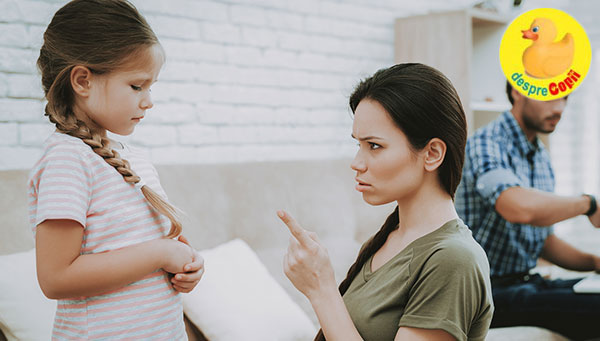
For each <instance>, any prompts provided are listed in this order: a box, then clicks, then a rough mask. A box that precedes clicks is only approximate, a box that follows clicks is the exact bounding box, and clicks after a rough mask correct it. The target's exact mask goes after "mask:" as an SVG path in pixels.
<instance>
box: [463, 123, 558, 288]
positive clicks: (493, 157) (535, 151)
mask: <svg viewBox="0 0 600 341" xmlns="http://www.w3.org/2000/svg"><path fill="white" fill-rule="evenodd" d="M513 186H520V187H523V188H536V189H538V190H542V191H546V192H554V173H553V171H552V165H551V164H550V156H549V155H548V152H547V151H546V149H545V148H544V146H543V144H542V143H541V142H540V140H539V139H538V138H537V137H536V139H535V142H534V143H531V142H529V141H528V140H527V137H526V136H525V133H523V130H522V129H521V127H520V126H519V123H518V122H517V121H516V120H515V118H514V116H513V115H512V113H511V112H508V111H507V112H505V113H503V114H502V115H501V116H500V117H499V118H497V119H496V120H495V121H493V122H492V123H490V124H488V125H487V126H485V127H483V128H481V129H479V130H477V131H476V132H475V134H474V135H473V136H472V137H470V138H469V139H468V141H467V148H466V155H465V164H464V168H463V174H462V181H461V183H460V185H459V186H458V189H457V192H456V199H455V204H456V209H457V211H458V215H459V216H460V217H461V218H462V220H463V221H464V222H465V224H467V226H469V227H470V228H471V230H472V231H473V237H474V238H475V240H477V241H478V242H479V244H481V246H482V247H483V248H484V250H485V251H486V253H487V256H488V259H489V261H490V274H491V275H492V276H494V277H495V276H505V275H511V274H516V273H523V272H528V271H529V270H530V269H531V268H533V267H535V265H536V262H537V259H538V257H539V255H540V252H541V251H542V247H543V246H544V242H545V240H546V237H548V235H550V234H551V233H553V227H539V226H532V225H526V224H515V223H511V222H508V221H506V220H505V219H504V218H502V216H500V214H498V212H496V210H495V208H494V207H495V204H496V199H498V196H499V195H500V193H502V191H504V190H505V189H507V188H510V187H513Z"/></svg>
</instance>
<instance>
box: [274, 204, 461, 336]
mask: <svg viewBox="0 0 600 341" xmlns="http://www.w3.org/2000/svg"><path fill="white" fill-rule="evenodd" d="M278 215H279V217H280V218H281V220H282V221H283V222H284V223H285V224H286V225H287V226H288V228H289V230H290V232H291V233H292V236H293V237H291V238H290V245H289V247H288V252H287V254H286V255H285V258H284V260H283V267H284V272H285V274H286V276H287V277H288V278H289V279H290V281H291V282H292V284H294V286H295V287H296V289H298V290H299V291H300V292H302V293H303V294H304V295H305V296H306V297H307V298H308V300H309V301H310V303H311V304H312V307H313V310H314V311H315V313H316V315H317V318H318V319H319V324H320V325H321V328H322V329H323V334H324V335H325V338H326V339H327V340H329V341H336V340H342V341H347V340H348V341H352V340H362V337H361V335H360V334H359V333H358V330H357V329H356V326H355V325H354V322H353V321H352V319H351V317H350V314H349V313H348V309H347V308H346V305H345V304H344V300H343V299H342V296H341V294H340V292H339V290H338V289H337V286H336V283H335V277H334V274H333V269H332V267H331V262H330V260H329V256H328V254H327V250H326V249H325V248H324V247H323V246H322V245H321V243H320V242H319V239H318V238H317V236H316V234H315V233H314V232H308V231H306V230H304V229H303V228H302V227H301V226H300V225H299V224H298V223H297V222H296V220H294V218H292V217H291V216H290V215H289V214H287V213H285V212H283V211H280V212H278ZM395 340H434V341H446V340H455V338H454V337H452V336H451V335H450V334H449V333H448V332H446V331H444V330H441V329H423V328H411V327H400V328H399V329H398V332H397V334H396V337H395Z"/></svg>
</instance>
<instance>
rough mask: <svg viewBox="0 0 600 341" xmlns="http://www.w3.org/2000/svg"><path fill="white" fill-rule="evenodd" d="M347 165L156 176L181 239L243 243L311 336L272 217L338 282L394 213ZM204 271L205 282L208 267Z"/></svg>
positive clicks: (271, 165) (5, 175)
mask: <svg viewBox="0 0 600 341" xmlns="http://www.w3.org/2000/svg"><path fill="white" fill-rule="evenodd" d="M349 164H350V160H317V161H293V162H257V163H245V164H209V165H163V166H158V167H157V169H158V171H159V174H160V177H161V182H162V184H163V187H164V188H165V190H166V192H167V194H168V195H169V198H170V200H171V201H172V202H173V203H174V204H175V205H176V206H177V207H178V208H180V209H181V210H182V211H183V212H184V213H185V216H184V232H183V234H184V235H185V236H186V237H187V238H188V239H189V240H190V242H191V243H192V245H193V246H194V247H195V248H196V249H198V250H204V249H210V248H214V247H216V246H218V245H221V244H223V243H226V242H228V241H230V240H232V239H236V238H239V239H241V240H243V241H245V243H246V244H247V245H249V247H250V248H251V249H252V250H253V251H254V252H255V253H256V254H257V255H258V259H259V260H260V262H261V263H262V264H264V266H265V267H266V269H267V270H268V273H269V274H270V276H272V278H273V279H274V280H275V282H276V283H278V284H279V286H280V287H282V288H283V291H284V292H285V293H287V295H288V296H289V297H290V298H291V301H293V302H294V303H295V304H297V305H298V306H299V307H300V308H301V311H302V312H303V313H304V314H306V316H307V317H308V319H309V320H310V321H311V322H312V324H313V327H314V329H315V330H316V328H317V325H318V324H317V319H316V316H315V315H314V312H313V311H312V309H311V307H310V304H309V302H308V300H307V299H306V298H305V297H304V296H302V295H301V294H300V293H299V292H298V291H296V290H295V289H294V288H293V286H292V285H291V283H290V282H289V281H288V280H287V278H285V275H284V274H283V271H282V266H281V262H282V257H283V254H284V253H285V250H286V248H287V244H288V238H289V233H288V231H287V228H286V227H285V225H283V224H282V223H281V222H280V221H278V218H277V216H276V213H275V211H276V210H277V209H286V210H288V212H290V213H291V214H292V215H293V216H295V217H296V219H297V220H298V221H299V222H300V223H301V224H302V225H303V226H304V227H305V228H307V229H310V230H313V231H315V232H317V234H318V235H319V237H320V239H321V240H322V241H323V243H324V244H325V245H326V246H327V248H328V251H329V254H330V256H331V258H332V263H333V265H334V268H335V269H334V270H335V274H336V278H337V280H338V281H341V280H342V279H343V278H344V277H345V273H346V271H347V269H348V267H349V266H350V264H351V263H352V262H353V260H354V257H355V256H356V254H357V252H358V248H359V247H360V245H361V243H362V242H363V241H364V240H366V239H367V238H368V237H369V236H370V235H372V234H373V233H374V232H376V231H377V229H379V227H380V226H381V224H382V223H383V221H384V220H385V217H386V216H387V215H388V214H389V213H390V212H391V211H392V210H393V205H385V206H380V207H372V206H369V205H367V204H366V203H364V202H363V200H362V198H361V195H360V193H358V192H356V191H355V190H354V180H353V178H354V173H353V171H352V170H351V169H350V167H349ZM27 175H28V171H27V170H10V171H0V193H2V195H1V196H0V208H1V211H0V221H1V226H0V235H1V236H2V237H1V238H0V255H7V254H11V253H16V252H22V251H26V250H30V249H31V248H33V240H32V236H31V229H30V227H29V224H28V221H27V214H28V213H27V195H26V190H27V184H26V180H27ZM206 268H207V274H208V273H209V271H211V270H210V263H209V262H207V264H206ZM1 289H2V288H0V290H1ZM215 309H216V307H215ZM1 322H2V321H0V323H1ZM187 322H189V321H187ZM292 323H293V322H292ZM311 333H312V331H311ZM188 334H189V335H190V339H191V340H202V339H203V338H204V336H203V335H202V331H201V330H200V329H199V328H198V327H197V326H195V325H194V324H192V323H188ZM3 339H5V338H4V336H3V335H1V334H0V340H3ZM488 339H489V340H534V339H535V340H543V339H545V340H564V338H562V337H560V336H559V335H557V334H554V333H551V332H549V331H547V330H544V329H541V328H534V327H513V328H500V329H493V330H491V331H490V333H489V335H488Z"/></svg>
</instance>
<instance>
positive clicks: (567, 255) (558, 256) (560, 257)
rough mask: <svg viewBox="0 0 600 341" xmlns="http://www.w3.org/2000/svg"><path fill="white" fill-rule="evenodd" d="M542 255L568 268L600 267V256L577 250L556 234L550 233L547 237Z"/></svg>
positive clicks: (576, 269)
mask: <svg viewBox="0 0 600 341" xmlns="http://www.w3.org/2000/svg"><path fill="white" fill-rule="evenodd" d="M541 257H542V258H544V259H545V260H547V261H549V262H551V263H553V264H556V265H558V266H560V267H562V268H565V269H568V270H575V271H592V270H598V269H600V257H598V256H595V255H592V254H590V253H586V252H583V251H580V250H577V249H576V248H574V247H573V246H571V245H570V244H569V243H567V242H565V241H564V240H562V239H560V238H558V237H557V236H556V235H555V234H550V235H549V236H548V238H546V242H545V243H544V248H543V249H542V254H541Z"/></svg>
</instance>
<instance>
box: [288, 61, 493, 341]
mask: <svg viewBox="0 0 600 341" xmlns="http://www.w3.org/2000/svg"><path fill="white" fill-rule="evenodd" d="M350 108H351V109H352V112H353V113H354V123H353V128H352V130H353V133H352V136H353V137H354V138H355V139H356V140H358V142H359V150H358V152H357V154H356V157H355V158H354V161H353V162H352V164H351V168H352V169H353V170H354V171H356V182H357V185H356V190H357V191H359V192H361V193H362V195H363V199H364V200H365V201H366V202H367V203H369V204H371V205H382V204H386V203H390V202H393V201H395V202H397V204H398V206H397V207H396V209H395V210H394V212H393V213H392V214H391V215H390V216H389V217H388V218H387V220H386V221H385V223H384V224H383V226H382V227H381V229H380V230H379V232H377V233H376V234H375V235H374V236H373V237H372V238H370V239H369V240H368V241H367V242H366V243H365V244H364V245H363V247H362V249H361V251H360V252H359V255H358V258H357V259H356V262H355V263H354V264H353V265H352V266H351V267H350V270H349V271H348V276H347V278H346V279H345V280H344V281H343V282H342V283H341V284H340V286H339V291H338V289H336V284H335V278H334V274H333V270H332V267H331V263H330V261H329V257H328V256H327V251H326V250H325V248H324V247H323V246H322V245H321V243H320V242H319V239H318V238H317V236H316V235H315V234H314V233H312V232H307V231H305V230H304V229H303V228H302V227H300V225H299V224H298V223H297V222H296V221H295V220H294V219H293V218H292V217H291V216H289V215H288V214H287V213H285V212H283V211H279V212H278V215H279V217H280V218H281V219H282V220H283V221H284V223H286V224H287V225H288V227H289V229H290V231H291V233H292V235H293V236H294V238H290V245H289V248H288V253H287V254H286V256H285V259H284V271H285V273H286V275H287V277H288V278H289V279H290V281H292V283H293V284H294V286H295V287H296V288H297V289H298V290H300V291H301V292H302V293H303V294H304V295H305V296H306V297H307V298H308V299H309V300H310V302H311V304H312V306H313V309H314V310H315V313H316V314H317V317H318V319H319V322H320V324H321V328H322V329H321V331H319V334H317V337H316V338H315V340H325V338H327V339H328V340H344V341H346V340H454V339H457V340H467V339H468V340H483V339H485V336H486V334H487V330H488V328H489V325H490V321H491V318H492V313H493V304H492V299H491V297H492V296H491V291H490V282H489V264H488V261H487V258H486V256H485V253H484V251H483V250H482V248H481V247H480V246H479V244H477V243H476V242H475V240H474V239H473V238H472V236H471V232H470V230H469V229H468V228H467V226H465V225H464V223H463V222H462V221H461V220H460V219H459V218H458V216H457V214H456V210H455V208H454V203H453V198H454V192H455V190H456V187H457V186H458V183H459V182H460V178H461V170H462V165H463V160H464V150H465V143H466V137H467V129H466V120H465V114H464V111H463V109H462V106H461V103H460V100H459V98H458V95H457V93H456V90H455V89H454V87H453V86H452V84H451V83H450V81H449V80H448V79H447V78H446V77H444V75H442V74H441V73H440V72H439V71H437V70H435V69H433V68H431V67H428V66H425V65H422V64H400V65H395V66H393V67H390V68H388V69H383V70H380V71H378V72H376V73H375V74H374V75H373V76H372V77H370V78H367V79H365V80H363V81H362V82H361V83H360V84H359V85H358V86H357V87H356V89H355V90H354V92H353V94H352V95H351V97H350Z"/></svg>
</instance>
